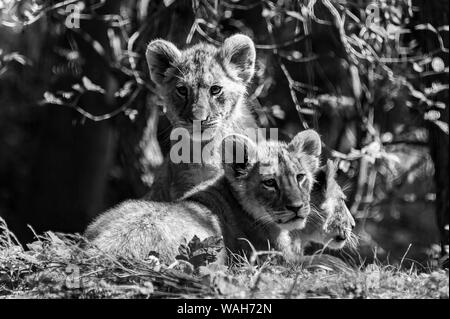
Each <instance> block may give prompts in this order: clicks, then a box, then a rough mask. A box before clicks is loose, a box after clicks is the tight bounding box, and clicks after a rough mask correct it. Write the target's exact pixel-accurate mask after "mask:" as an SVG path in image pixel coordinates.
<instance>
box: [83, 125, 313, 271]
mask: <svg viewBox="0 0 450 319" xmlns="http://www.w3.org/2000/svg"><path fill="white" fill-rule="evenodd" d="M243 149H244V152H245V154H246V155H245V156H244V162H243V163H241V162H236V161H234V162H231V163H225V162H224V163H223V168H224V175H223V176H220V177H217V178H215V179H214V180H212V181H208V182H205V183H204V184H202V185H200V186H198V187H197V189H194V190H192V191H191V192H190V193H188V194H187V195H186V196H185V197H183V199H181V200H179V201H176V202H173V203H163V202H150V201H146V200H141V201H128V202H125V203H123V204H121V205H119V206H117V207H115V208H113V209H111V210H110V211H107V212H106V213H104V214H102V215H101V216H100V217H99V218H97V219H96V220H95V221H94V222H93V223H92V224H91V225H90V226H89V227H88V228H87V230H86V237H87V238H88V239H89V240H91V241H92V243H93V244H94V245H96V246H97V247H98V248H100V249H101V250H103V251H105V252H107V253H111V254H114V255H122V256H126V257H131V258H146V257H147V256H148V254H149V253H150V252H152V251H155V252H157V253H159V255H160V258H161V259H162V260H163V261H164V262H166V263H169V262H172V261H173V260H174V259H175V256H176V255H177V254H178V247H179V245H180V244H182V243H185V242H186V241H187V242H189V241H190V240H191V239H192V238H193V237H194V235H195V236H197V237H199V238H200V239H201V240H202V239H204V238H207V237H210V236H223V241H224V244H225V247H226V248H227V249H228V250H230V251H232V252H234V253H241V252H242V251H244V252H249V251H250V246H249V244H248V242H246V241H243V240H240V238H245V239H247V240H248V241H249V242H250V243H252V245H253V246H254V247H255V248H256V249H259V250H266V249H267V248H268V247H272V248H275V249H277V250H279V251H282V252H283V253H284V255H285V257H286V258H287V259H294V256H293V254H294V253H295V252H294V251H293V250H292V247H291V243H290V242H289V241H288V240H286V239H287V238H289V232H290V231H292V230H294V229H300V228H302V227H304V225H305V222H306V218H307V215H308V214H309V200H310V197H309V194H310V192H311V189H312V185H313V181H314V174H315V171H316V170H317V168H318V165H319V156H320V138H319V137H318V135H317V133H315V132H312V131H305V132H302V133H299V134H298V135H297V136H296V138H294V139H293V140H292V141H291V143H290V144H289V145H286V144H284V143H278V142H264V143H263V144H262V145H261V144H260V145H258V152H257V155H258V156H257V157H258V159H257V160H252V159H251V157H250V156H249V155H247V148H246V147H244V148H243ZM298 176H302V179H301V181H298V180H297V178H298ZM268 181H270V183H269V182H268ZM280 221H282V222H280ZM223 251H224V254H222V256H221V260H219V262H225V260H224V258H225V256H226V254H225V249H224V250H223Z"/></svg>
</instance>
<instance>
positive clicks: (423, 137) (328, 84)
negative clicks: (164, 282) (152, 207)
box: [0, 0, 449, 219]
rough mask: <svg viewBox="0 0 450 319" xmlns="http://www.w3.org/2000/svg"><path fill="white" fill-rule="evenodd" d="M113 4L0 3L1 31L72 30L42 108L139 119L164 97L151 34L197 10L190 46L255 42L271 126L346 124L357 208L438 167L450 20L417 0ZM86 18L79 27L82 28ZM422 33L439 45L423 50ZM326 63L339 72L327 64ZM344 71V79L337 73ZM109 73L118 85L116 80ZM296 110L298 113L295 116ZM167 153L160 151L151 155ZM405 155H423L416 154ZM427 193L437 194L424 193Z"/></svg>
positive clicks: (334, 152) (367, 213)
mask: <svg viewBox="0 0 450 319" xmlns="http://www.w3.org/2000/svg"><path fill="white" fill-rule="evenodd" d="M74 5H76V6H75V7H74ZM109 5H110V6H112V5H111V4H109ZM115 6H117V7H114V10H112V9H111V7H108V4H107V3H106V1H105V0H91V1H77V0H66V1H40V0H24V1H17V0H9V1H8V0H3V1H1V0H0V18H1V20H0V23H1V25H2V26H3V28H6V29H9V30H12V32H17V31H20V30H23V29H24V28H30V27H32V26H33V25H37V24H39V23H43V24H46V25H47V26H48V27H47V30H48V33H49V34H48V37H49V38H52V39H59V40H60V39H61V38H62V39H64V40H63V41H60V42H58V44H57V46H55V48H54V50H53V51H54V53H55V54H56V55H57V56H58V58H59V60H58V63H57V65H54V66H53V67H54V68H55V70H56V71H55V74H53V75H52V76H51V77H50V78H49V79H47V80H48V83H46V86H47V87H48V88H47V91H45V92H41V93H42V100H41V103H40V104H41V105H47V104H51V105H60V106H63V107H69V108H71V109H74V110H75V111H76V112H77V113H79V119H80V121H84V120H85V119H88V120H92V121H95V122H99V121H105V120H111V119H113V118H116V117H123V116H125V117H127V118H129V120H130V121H131V122H136V121H138V120H139V116H141V115H142V116H143V115H144V114H146V113H145V112H144V108H145V107H146V106H147V104H150V105H152V106H154V105H156V104H157V97H156V94H155V92H154V88H153V86H152V84H151V82H150V81H149V79H148V75H147V72H146V65H145V59H144V58H143V54H144V52H145V46H146V44H147V43H148V41H149V40H150V39H151V38H153V37H157V36H160V35H159V34H158V32H159V31H158V28H159V27H161V26H160V25H158V24H157V22H156V20H157V19H158V17H159V16H162V14H166V13H167V12H171V13H176V12H179V11H183V10H185V11H183V12H185V13H186V12H187V11H188V8H191V9H192V10H191V12H192V15H193V17H192V25H191V26H190V31H189V32H188V34H187V35H186V37H185V39H183V41H180V43H179V44H180V45H181V44H189V43H193V42H195V41H198V40H203V41H208V42H210V43H215V44H218V43H220V42H221V41H222V40H223V39H224V38H225V37H226V36H228V35H229V34H231V33H234V32H243V33H246V34H249V35H250V36H252V38H253V39H255V42H256V48H257V50H258V72H257V75H256V79H255V81H254V84H253V87H252V88H251V94H250V99H251V100H255V101H258V103H260V104H261V107H259V108H256V110H255V112H256V113H257V114H258V115H259V121H260V123H261V125H263V126H269V125H275V126H278V127H280V128H281V129H283V132H285V133H286V135H290V134H293V133H295V130H297V129H302V128H307V127H314V128H316V129H318V130H319V131H321V133H323V134H325V133H327V132H326V129H328V127H327V125H331V124H332V123H331V124H330V122H327V121H326V120H325V118H326V117H327V116H328V117H331V118H333V121H335V122H338V121H341V122H342V123H343V125H341V126H342V127H341V128H340V129H339V131H333V132H331V133H330V135H335V136H338V137H339V138H338V139H331V138H330V139H328V140H327V139H326V138H325V139H324V142H325V145H324V146H325V149H326V150H327V155H329V156H330V157H333V158H335V159H336V160H337V161H339V167H340V170H341V172H342V173H344V174H345V175H346V177H347V178H348V179H349V180H350V183H351V189H350V192H351V194H350V195H351V196H349V204H350V205H349V206H351V210H352V212H353V213H354V214H356V216H357V217H359V218H361V219H363V218H367V217H370V218H375V217H376V216H377V215H378V214H379V213H380V211H381V210H382V209H376V207H382V205H383V204H385V203H386V201H389V200H392V199H393V198H395V199H396V200H398V201H404V200H406V201H407V200H408V196H410V194H404V192H403V191H401V190H400V189H401V186H402V185H405V184H408V183H411V179H413V180H414V179H415V180H418V181H419V183H420V181H421V177H423V175H427V176H430V175H432V173H433V167H432V165H430V158H429V156H427V151H426V149H424V146H426V145H427V143H428V142H429V137H428V135H429V134H428V128H429V127H430V126H434V127H436V128H438V129H439V130H440V131H441V133H443V134H446V135H447V138H448V133H449V128H448V120H447V121H446V120H445V112H447V113H448V105H447V104H446V103H448V102H446V98H447V99H448V89H449V87H448V40H446V39H448V32H449V27H448V25H437V26H433V25H431V24H429V23H422V22H420V21H419V22H417V19H416V18H415V16H416V15H417V13H418V10H419V9H418V8H417V7H416V6H414V4H413V2H411V1H407V0H398V1H394V0H380V1H377V2H376V5H374V3H373V1H369V0H367V1H344V0H340V1H329V0H304V1H294V0H279V1H270V0H263V1H256V0H255V1H252V0H248V1H247V0H244V1H233V0H221V1H211V0H192V1H185V0H183V1H145V0H136V1H130V2H124V1H122V2H117V3H116V4H115ZM105 7H107V8H106V9H105ZM74 9H77V10H78V9H79V10H80V11H79V12H78V11H76V10H75V11H74ZM110 9H111V10H110ZM108 10H109V11H111V12H109V11H108ZM164 17H166V16H164ZM76 19H80V23H81V27H76ZM90 22H95V23H96V25H98V26H99V27H98V29H97V28H96V30H95V31H96V32H97V33H96V34H95V36H94V33H95V32H93V30H92V28H91V29H90V28H89V27H86V26H89V23H90ZM172 23H173V21H172ZM74 25H75V27H74ZM100 29H101V31H100V32H99V31H98V30H100ZM98 33H101V36H99V35H98ZM161 33H162V34H164V32H162V31H161ZM324 33H325V34H327V33H329V34H331V36H330V37H324V39H325V40H321V39H320V38H319V41H325V42H326V41H329V43H327V44H328V46H329V47H326V48H323V47H322V46H320V45H319V44H318V43H317V38H315V36H316V35H317V34H319V35H321V36H323V34H324ZM424 38H426V39H428V41H429V42H431V43H432V47H433V48H432V50H430V49H429V48H426V47H425V45H424V40H423V39H424ZM100 39H103V40H100ZM105 39H106V40H105ZM315 41H316V42H315ZM181 42H184V43H181ZM86 47H87V49H86ZM88 54H95V56H96V57H99V58H100V61H101V63H102V64H103V65H104V69H103V72H104V73H105V74H107V76H108V79H110V78H112V80H111V81H109V80H99V79H97V78H89V76H87V73H88V71H89V70H88V67H87V62H88V60H89V58H88V57H87V55H88ZM330 60H331V62H330ZM14 61H15V62H18V63H20V64H22V65H24V67H25V68H26V67H29V65H30V63H31V61H29V59H28V58H27V57H24V56H22V55H21V54H20V52H19V53H17V52H5V51H4V50H1V49H0V79H2V78H5V77H6V76H7V75H8V72H9V71H8V70H9V69H10V67H11V64H12V63H14ZM325 63H329V65H330V69H331V71H330V70H326V69H325V68H324V67H322V64H325ZM299 70H300V71H299ZM339 70H340V71H339ZM334 72H335V73H337V74H339V75H344V76H345V80H342V83H339V81H340V79H339V77H337V78H333V79H331V75H332V73H334ZM324 74H325V75H324ZM105 76H106V75H105ZM99 77H101V76H100V75H99ZM61 78H64V79H66V78H69V81H68V84H67V85H64V86H63V87H59V86H58V85H55V82H56V84H59V79H61ZM100 82H101V83H100ZM111 82H112V83H115V85H111V86H106V84H108V83H111ZM344 82H345V83H344ZM282 86H285V87H287V90H285V91H283V90H282V89H283V88H282ZM284 89H285V88H284ZM285 93H287V94H285ZM281 95H287V96H288V98H287V99H286V98H285V97H284V96H281ZM89 96H101V97H104V100H106V101H109V105H108V107H104V108H100V109H104V112H103V113H100V114H98V113H95V112H93V111H92V110H91V109H90V106H86V105H84V101H86V97H89ZM274 101H275V102H274ZM105 104H106V103H105ZM111 105H112V110H111ZM293 109H295V112H296V114H297V115H298V118H295V117H291V116H290V114H292V112H291V111H292V110H293ZM96 110H98V109H96ZM384 113H386V114H387V115H384ZM389 116H392V118H391V119H386V118H387V117H389ZM292 127H294V128H295V129H294V130H293V129H292ZM399 144H401V145H400V146H399ZM405 147H406V148H405ZM159 152H161V151H160V150H159V149H157V148H155V149H152V152H151V154H153V155H155V154H158V153H159ZM411 154H412V155H411ZM414 154H418V155H414ZM409 155H411V156H409ZM155 156H156V155H155ZM405 157H408V158H412V159H413V160H410V161H407V163H406V161H405V160H402V159H404V158H405ZM431 192H432V191H430V192H429V193H431ZM426 196H428V197H427V198H431V197H430V195H429V194H425V195H424V196H422V195H420V194H415V197H414V198H415V199H416V200H420V199H421V198H422V197H426ZM409 198H411V197H409Z"/></svg>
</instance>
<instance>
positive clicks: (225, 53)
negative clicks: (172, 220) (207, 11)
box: [146, 34, 256, 201]
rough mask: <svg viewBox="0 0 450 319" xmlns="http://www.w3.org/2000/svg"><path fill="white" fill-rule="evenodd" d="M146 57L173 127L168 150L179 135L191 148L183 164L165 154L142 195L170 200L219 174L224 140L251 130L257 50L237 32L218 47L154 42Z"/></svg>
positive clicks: (253, 122)
mask: <svg viewBox="0 0 450 319" xmlns="http://www.w3.org/2000/svg"><path fill="white" fill-rule="evenodd" d="M146 58H147V64H148V66H149V71H150V78H151V79H152V81H153V82H154V83H155V84H156V86H157V92H158V94H159V96H160V98H161V100H162V103H163V107H164V109H165V113H166V116H167V118H168V119H169V121H170V123H171V125H172V131H171V142H172V149H174V145H173V144H174V143H177V142H179V138H180V137H181V136H183V135H182V134H183V132H184V133H186V134H187V135H189V140H188V144H189V145H188V147H189V149H190V150H193V152H190V151H183V150H182V152H184V153H185V154H184V155H185V156H186V157H188V160H186V161H184V160H183V161H178V160H177V161H173V160H172V159H171V158H170V156H167V158H166V159H165V161H164V163H163V165H162V167H161V168H160V170H159V171H158V174H157V176H156V177H155V182H154V184H153V185H152V187H151V190H150V192H149V193H148V194H147V195H146V199H149V200H153V201H173V200H176V199H179V198H180V197H182V195H184V194H185V193H186V192H187V191H189V190H191V189H192V188H193V187H195V186H197V185H199V184H200V183H202V182H204V181H206V180H210V179H213V178H215V177H217V176H218V175H219V174H220V173H221V171H220V170H221V165H220V154H219V153H220V149H219V148H220V143H221V141H222V139H223V138H224V137H225V136H227V135H229V134H232V133H240V134H245V129H247V128H256V124H255V121H254V119H253V118H252V116H251V115H250V111H249V110H248V106H247V105H246V92H247V85H248V83H249V82H250V80H251V79H252V77H253V74H254V69H255V59H256V51H255V47H254V44H253V41H252V40H251V39H250V38H249V37H247V36H245V35H242V34H236V35H233V36H231V37H229V38H227V39H225V41H224V43H223V45H222V46H220V47H216V46H214V45H212V44H208V43H198V44H196V45H194V46H192V47H190V48H187V49H185V50H179V49H178V48H177V47H176V46H175V45H174V44H173V43H171V42H168V41H165V40H154V41H152V42H151V43H150V44H149V45H148V48H147V52H146ZM194 124H195V125H197V129H196V130H194V126H195V125H194ZM194 142H198V143H200V150H195V149H194V147H193V146H192V145H191V144H193V143H194ZM206 145H207V146H206ZM207 147H208V151H209V152H208V156H205V157H203V156H202V157H201V158H200V159H197V160H196V161H194V160H193V156H199V155H200V153H201V152H202V150H204V149H205V148H207ZM171 152H172V151H171ZM191 153H194V154H191Z"/></svg>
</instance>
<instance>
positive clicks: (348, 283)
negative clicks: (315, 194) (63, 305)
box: [0, 218, 449, 298]
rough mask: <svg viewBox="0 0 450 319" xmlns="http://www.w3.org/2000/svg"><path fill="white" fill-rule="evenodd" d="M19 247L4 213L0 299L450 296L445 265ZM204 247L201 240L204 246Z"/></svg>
mask: <svg viewBox="0 0 450 319" xmlns="http://www.w3.org/2000/svg"><path fill="white" fill-rule="evenodd" d="M35 236H36V241H34V242H33V243H31V244H28V245H27V247H26V248H25V247H22V245H21V244H20V243H19V241H18V240H17V238H16V237H15V236H14V234H13V233H12V232H11V231H10V230H9V229H8V227H7V225H6V223H5V222H4V220H3V219H1V218H0V298H448V296H449V279H448V278H449V276H448V271H444V270H438V271H434V272H431V271H429V272H422V273H420V272H419V271H418V270H417V269H414V268H411V269H410V270H408V271H405V270H400V269H398V268H395V267H393V266H382V265H374V264H373V265H369V266H367V267H365V268H362V267H361V268H360V269H356V268H353V269H352V270H351V271H345V272H339V271H334V270H330V269H326V267H325V268H320V267H319V268H318V269H315V270H313V271H310V270H306V269H304V268H302V267H300V266H298V265H281V264H280V263H279V258H277V256H276V255H273V256H271V254H270V253H268V252H264V254H267V255H268V258H265V259H264V260H262V259H261V260H259V259H258V258H251V260H248V259H247V258H245V257H242V256H233V257H234V258H233V259H234V262H233V263H232V265H231V267H230V268H226V267H220V266H214V265H212V264H210V265H206V266H204V265H201V266H194V265H192V264H191V263H190V262H189V261H185V260H183V261H177V262H175V263H173V264H172V265H162V264H160V262H159V259H158V258H157V257H156V256H149V257H148V258H147V259H145V260H127V259H122V258H117V257H114V256H111V255H107V254H104V253H103V252H101V251H99V250H97V249H96V248H95V247H93V246H91V245H90V244H89V243H88V242H86V240H85V239H84V238H83V237H81V236H79V235H69V234H60V233H53V232H47V233H45V234H44V235H41V236H38V235H35ZM202 249H204V247H203V248H202Z"/></svg>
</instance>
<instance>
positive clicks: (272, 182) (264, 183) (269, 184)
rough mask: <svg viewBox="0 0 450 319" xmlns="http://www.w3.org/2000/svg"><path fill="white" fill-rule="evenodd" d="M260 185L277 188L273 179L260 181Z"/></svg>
mask: <svg viewBox="0 0 450 319" xmlns="http://www.w3.org/2000/svg"><path fill="white" fill-rule="evenodd" d="M262 183H263V185H264V186H266V187H270V188H274V187H276V186H277V181H276V180H275V179H273V178H270V179H266V180H264V181H262Z"/></svg>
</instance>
